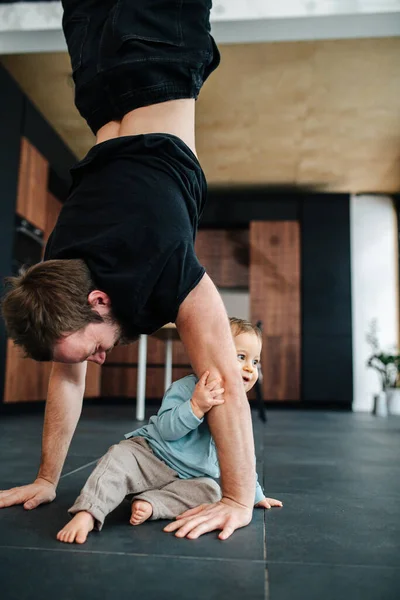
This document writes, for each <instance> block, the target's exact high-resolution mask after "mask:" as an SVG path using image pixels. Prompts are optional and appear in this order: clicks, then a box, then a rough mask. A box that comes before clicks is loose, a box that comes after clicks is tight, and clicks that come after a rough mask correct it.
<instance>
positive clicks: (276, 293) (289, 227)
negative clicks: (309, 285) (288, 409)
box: [250, 221, 301, 400]
mask: <svg viewBox="0 0 400 600" xmlns="http://www.w3.org/2000/svg"><path fill="white" fill-rule="evenodd" d="M250 305H251V319H252V322H256V321H258V320H261V321H262V323H263V349H262V370H263V375H264V381H263V394H264V398H265V400H299V399H300V352H301V324H300V228H299V223H297V222H295V221H253V222H251V224H250Z"/></svg>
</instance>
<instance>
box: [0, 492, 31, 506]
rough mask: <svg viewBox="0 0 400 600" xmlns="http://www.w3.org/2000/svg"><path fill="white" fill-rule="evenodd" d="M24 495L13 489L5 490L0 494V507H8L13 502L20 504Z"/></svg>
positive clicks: (23, 499) (23, 500)
mask: <svg viewBox="0 0 400 600" xmlns="http://www.w3.org/2000/svg"><path fill="white" fill-rule="evenodd" d="M25 499H26V498H25V496H24V495H23V494H21V492H17V491H15V490H6V491H4V492H1V495H0V508H8V507H9V506H13V504H22V503H23V502H25Z"/></svg>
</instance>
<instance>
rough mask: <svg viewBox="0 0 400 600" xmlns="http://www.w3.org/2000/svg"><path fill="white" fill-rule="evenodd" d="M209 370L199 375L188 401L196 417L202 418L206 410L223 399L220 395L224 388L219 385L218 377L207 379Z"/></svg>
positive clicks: (220, 402)
mask: <svg viewBox="0 0 400 600" xmlns="http://www.w3.org/2000/svg"><path fill="white" fill-rule="evenodd" d="M209 374H210V372H209V371H206V372H205V373H203V375H202V376H201V377H200V379H199V381H198V383H197V385H196V387H195V388H194V392H193V396H192V399H191V400H190V403H191V405H192V410H193V412H194V414H195V415H196V417H197V418H198V419H202V418H203V417H204V415H205V413H206V412H208V411H209V410H210V409H211V408H212V407H213V406H217V405H218V404H223V403H224V402H225V400H224V399H223V397H222V394H223V393H224V391H225V390H224V388H221V387H219V386H220V385H221V381H220V380H219V379H212V380H211V381H207V380H208V376H209Z"/></svg>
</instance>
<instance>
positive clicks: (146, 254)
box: [45, 134, 206, 337]
mask: <svg viewBox="0 0 400 600" xmlns="http://www.w3.org/2000/svg"><path fill="white" fill-rule="evenodd" d="M71 174H72V188H71V192H70V195H69V197H68V199H67V201H66V202H65V204H64V206H63V208H62V210H61V213H60V216H59V218H58V221H57V224H56V226H55V228H54V230H53V232H52V234H51V236H50V238H49V241H48V243H47V247H46V252H45V260H50V259H73V258H81V259H83V260H84V261H85V263H86V264H87V266H88V268H89V270H90V272H91V274H92V278H93V280H94V282H95V284H96V286H97V287H98V289H100V290H102V291H104V292H106V293H107V294H108V295H109V297H110V299H111V305H112V309H113V313H114V315H115V317H116V318H117V320H118V321H119V322H120V323H121V324H122V326H123V329H124V333H125V334H126V335H128V336H129V337H135V336H137V335H138V334H139V333H153V332H154V331H156V330H157V329H159V328H160V327H162V326H163V325H164V324H165V323H168V322H170V321H175V319H176V316H177V313H178V309H179V306H180V304H181V303H182V301H183V300H184V299H185V297H186V296H187V295H188V294H189V292H190V291H191V290H192V289H193V288H194V287H195V286H196V285H197V284H198V282H199V281H200V279H201V278H202V276H203V275H204V268H203V267H202V266H201V265H200V263H199V261H198V260H197V257H196V255H195V252H194V240H195V236H196V231H197V225H198V220H199V217H200V214H201V212H202V209H203V207H204V203H205V199H206V181H205V177H204V174H203V171H202V170H201V167H200V165H199V162H198V160H197V158H196V157H195V155H194V154H193V153H192V152H191V150H190V149H189V148H188V146H186V144H185V143H184V142H183V141H182V140H180V139H179V138H177V137H175V136H173V135H169V134H145V135H136V136H126V137H121V138H115V139H111V140H108V141H106V142H103V143H101V144H97V145H96V146H94V147H93V148H92V149H91V150H90V151H89V153H88V154H87V156H86V157H85V158H84V159H83V160H82V161H80V162H79V163H78V164H77V165H76V166H75V167H74V168H73V169H72V171H71Z"/></svg>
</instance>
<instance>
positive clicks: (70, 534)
mask: <svg viewBox="0 0 400 600" xmlns="http://www.w3.org/2000/svg"><path fill="white" fill-rule="evenodd" d="M93 527H94V518H93V517H92V515H91V514H90V513H89V512H86V510H82V511H81V512H78V513H76V515H75V516H74V518H73V519H71V521H70V522H69V523H67V524H66V526H65V527H63V529H61V530H60V531H59V532H58V533H57V539H58V540H59V541H60V542H65V543H66V544H72V543H73V542H76V543H77V544H83V543H84V542H86V538H87V535H88V533H89V532H90V531H92V529H93Z"/></svg>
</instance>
